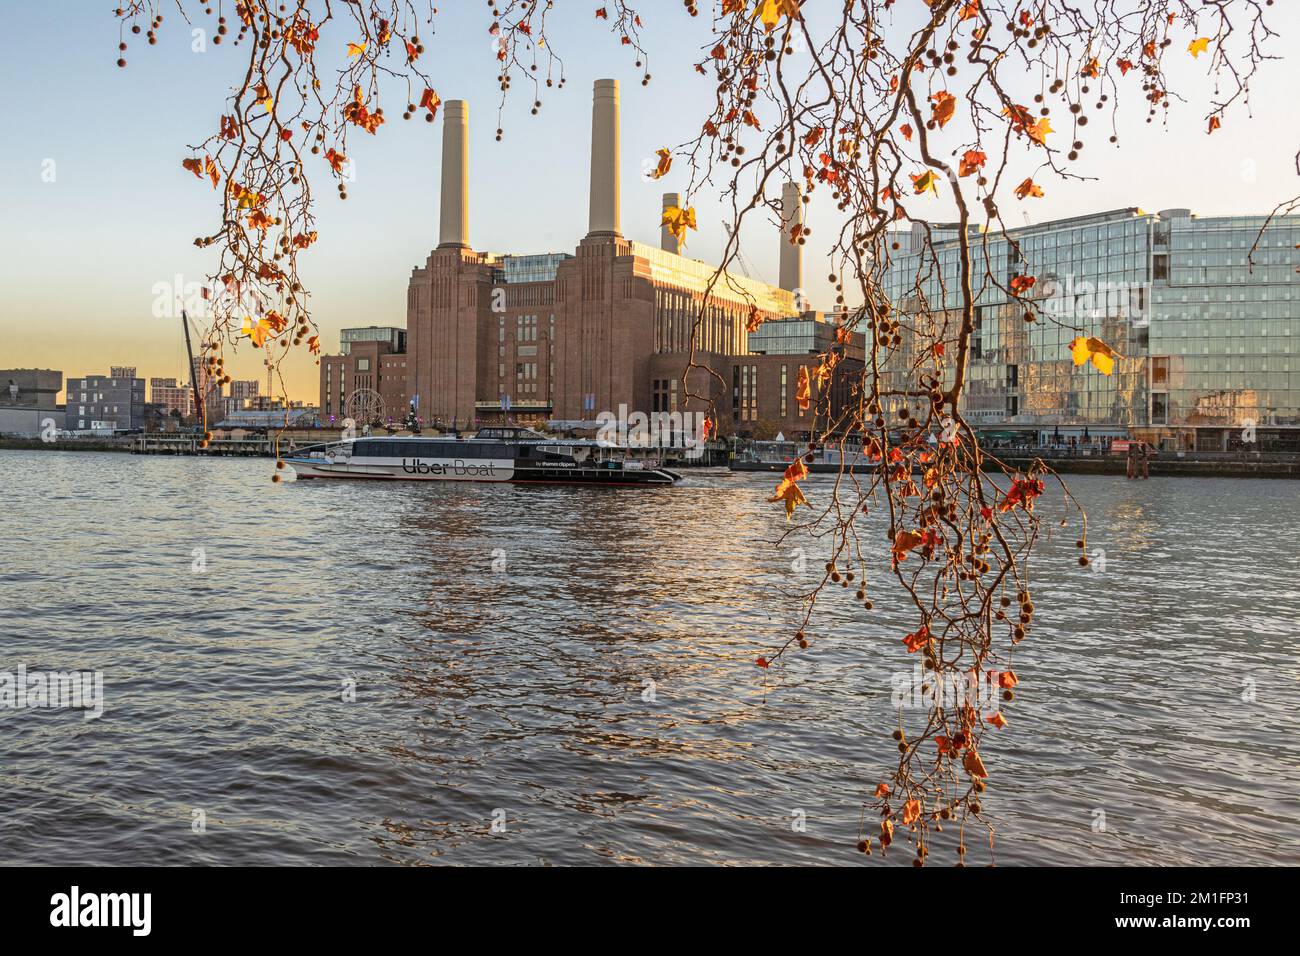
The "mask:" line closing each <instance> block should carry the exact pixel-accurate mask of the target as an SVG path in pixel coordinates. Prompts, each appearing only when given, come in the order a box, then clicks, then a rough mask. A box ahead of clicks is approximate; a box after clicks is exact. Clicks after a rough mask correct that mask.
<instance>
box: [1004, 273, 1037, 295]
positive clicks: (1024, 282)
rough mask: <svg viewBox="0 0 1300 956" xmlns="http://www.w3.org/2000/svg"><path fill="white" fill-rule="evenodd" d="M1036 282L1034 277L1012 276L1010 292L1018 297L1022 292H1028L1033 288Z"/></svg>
mask: <svg viewBox="0 0 1300 956" xmlns="http://www.w3.org/2000/svg"><path fill="white" fill-rule="evenodd" d="M1037 281H1038V280H1037V279H1036V278H1035V277H1034V276H1012V277H1011V291H1012V292H1013V293H1014V294H1015V295H1020V294H1021V293H1022V292H1028V291H1029V290H1030V289H1032V288H1033V287H1034V283H1035V282H1037Z"/></svg>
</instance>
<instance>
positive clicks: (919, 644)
mask: <svg viewBox="0 0 1300 956" xmlns="http://www.w3.org/2000/svg"><path fill="white" fill-rule="evenodd" d="M929 643H930V627H929V625H926V624H922V625H921V626H920V627H919V628H918V629H917V630H916V631H914V632H913V633H911V634H904V635H903V644H904V646H906V647H907V653H909V654H914V653H916V652H917V651H919V650H920V649H921V648H923V647H925V646H926V645H927V644H929Z"/></svg>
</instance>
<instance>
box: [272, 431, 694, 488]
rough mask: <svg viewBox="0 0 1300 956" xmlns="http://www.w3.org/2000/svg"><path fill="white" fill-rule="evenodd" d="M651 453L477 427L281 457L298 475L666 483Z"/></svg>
mask: <svg viewBox="0 0 1300 956" xmlns="http://www.w3.org/2000/svg"><path fill="white" fill-rule="evenodd" d="M655 453H656V450H655V449H651V448H635V447H628V446H623V445H615V444H612V443H610V442H607V441H601V440H593V439H573V440H567V439H554V438H549V437H547V436H546V435H542V434H539V433H538V432H535V431H533V430H532V429H529V428H522V427H492V428H481V429H479V431H478V433H477V434H476V435H474V437H472V438H461V437H459V436H446V435H444V436H436V437H435V436H431V437H427V438H426V437H421V436H417V435H392V436H368V437H364V438H352V439H345V440H343V441H337V442H330V443H328V444H324V445H312V446H309V447H307V448H300V449H297V450H295V452H294V453H293V454H292V455H288V456H285V459H284V460H285V461H286V462H288V463H289V464H290V465H291V466H292V467H293V470H294V472H295V473H296V474H297V476H298V477H299V478H375V479H381V480H390V481H392V480H397V481H402V480H410V481H495V482H513V483H516V484H529V483H537V484H583V485H611V486H622V485H671V484H673V483H674V482H677V481H680V480H681V476H680V475H678V474H676V473H675V472H672V471H669V470H668V469H666V468H664V467H662V464H661V462H660V461H659V459H658V458H657V457H653V456H654V455H655Z"/></svg>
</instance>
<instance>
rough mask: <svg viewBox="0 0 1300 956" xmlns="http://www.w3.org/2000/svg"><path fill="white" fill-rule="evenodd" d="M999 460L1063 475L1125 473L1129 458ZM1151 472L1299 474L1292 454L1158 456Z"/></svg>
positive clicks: (1221, 475) (1155, 474)
mask: <svg viewBox="0 0 1300 956" xmlns="http://www.w3.org/2000/svg"><path fill="white" fill-rule="evenodd" d="M1000 460H1001V461H1002V462H1004V463H1005V464H1007V465H1010V466H1011V467H1013V468H1019V469H1020V470H1022V471H1024V470H1027V469H1028V468H1029V467H1030V466H1031V465H1033V463H1034V462H1035V461H1042V462H1043V463H1044V464H1045V465H1047V466H1048V467H1049V468H1051V469H1052V470H1053V471H1057V472H1060V473H1061V474H1063V475H1124V474H1127V471H1128V462H1127V459H1126V458H1125V457H1124V456H1123V455H1106V456H1097V457H1091V456H1065V457H1061V458H1048V457H1042V458H1034V457H1032V456H1027V455H1017V456H1009V457H1004V458H1001V459H1000ZM1150 472H1151V477H1152V478H1157V477H1160V478H1177V477H1183V478H1300V462H1297V461H1296V460H1294V459H1292V458H1287V459H1267V458H1255V459H1251V458H1228V457H1224V458H1212V457H1200V456H1198V457H1192V456H1188V457H1185V458H1177V457H1174V456H1161V457H1158V458H1152V459H1151V467H1150Z"/></svg>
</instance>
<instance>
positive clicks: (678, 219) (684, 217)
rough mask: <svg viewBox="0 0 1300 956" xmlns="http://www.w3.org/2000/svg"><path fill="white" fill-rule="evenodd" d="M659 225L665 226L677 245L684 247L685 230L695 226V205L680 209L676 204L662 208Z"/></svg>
mask: <svg viewBox="0 0 1300 956" xmlns="http://www.w3.org/2000/svg"><path fill="white" fill-rule="evenodd" d="M659 225H661V226H667V227H668V231H669V232H670V233H672V235H673V238H675V239H676V240H677V243H678V245H680V246H683V247H685V245H686V230H687V229H694V228H695V207H694V206H687V207H686V208H685V209H680V208H678V207H677V206H669V207H668V208H667V209H665V210H664V215H663V218H662V219H661V220H660V221H659Z"/></svg>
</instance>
